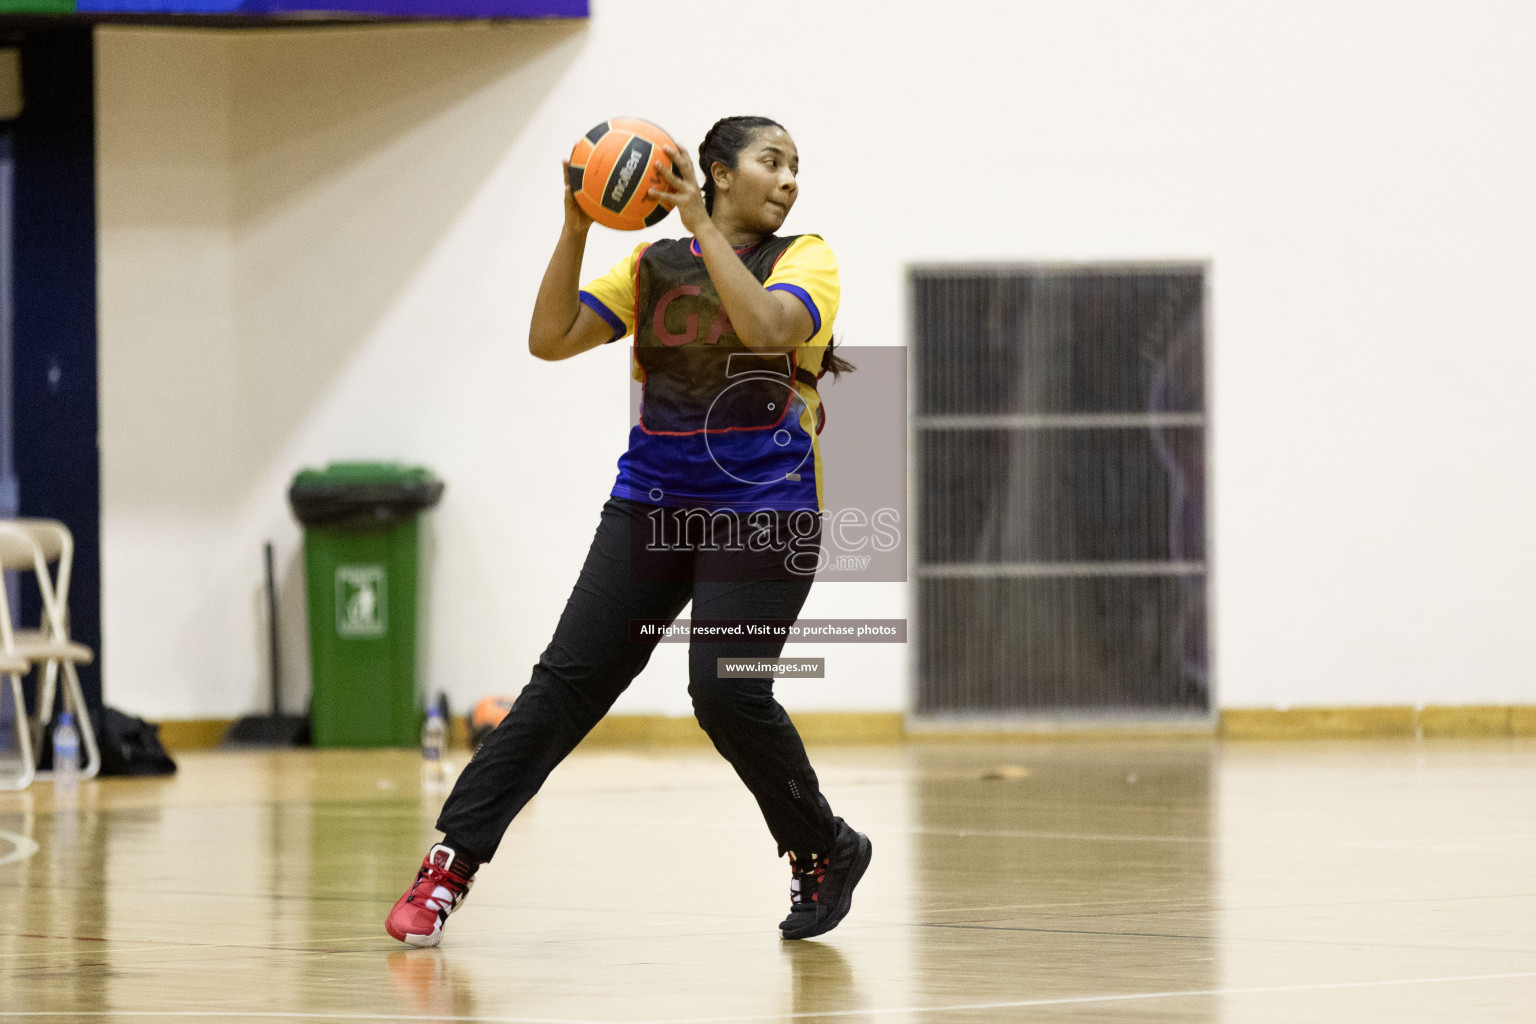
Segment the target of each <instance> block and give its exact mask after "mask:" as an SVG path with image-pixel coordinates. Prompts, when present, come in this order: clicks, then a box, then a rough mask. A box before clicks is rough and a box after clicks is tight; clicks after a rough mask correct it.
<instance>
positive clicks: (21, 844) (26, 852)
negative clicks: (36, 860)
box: [0, 832, 38, 865]
mask: <svg viewBox="0 0 1536 1024" xmlns="http://www.w3.org/2000/svg"><path fill="white" fill-rule="evenodd" d="M0 839H4V840H5V841H6V842H8V843H10V844H11V845H12V846H14V847H15V849H14V850H12V851H11V852H10V853H8V854H6V855H5V856H4V857H0V865H3V864H14V863H16V862H17V861H19V860H26V859H27V858H28V857H30V856H32V855H33V854H34V853H36V852H37V849H38V847H37V844H36V843H34V842H33V841H32V840H30V839H28V838H27V837H26V836H19V835H17V834H16V833H14V832H0Z"/></svg>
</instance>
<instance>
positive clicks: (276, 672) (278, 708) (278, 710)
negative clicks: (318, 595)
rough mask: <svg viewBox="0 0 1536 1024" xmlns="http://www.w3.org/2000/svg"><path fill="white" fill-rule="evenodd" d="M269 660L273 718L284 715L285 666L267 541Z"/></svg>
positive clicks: (274, 576) (273, 576)
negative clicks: (280, 656) (280, 651)
mask: <svg viewBox="0 0 1536 1024" xmlns="http://www.w3.org/2000/svg"><path fill="white" fill-rule="evenodd" d="M267 648H268V650H267V656H268V657H267V660H268V661H269V662H270V664H271V666H272V717H273V718H281V717H282V715H283V703H282V700H283V698H282V694H283V666H282V663H281V662H280V661H279V660H278V654H277V576H276V573H275V572H274V571H273V569H272V542H271V541H267Z"/></svg>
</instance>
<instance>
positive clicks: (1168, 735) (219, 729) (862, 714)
mask: <svg viewBox="0 0 1536 1024" xmlns="http://www.w3.org/2000/svg"><path fill="white" fill-rule="evenodd" d="M794 719H795V726H796V728H798V729H799V730H800V735H801V737H802V738H803V739H804V740H805V742H806V743H809V744H812V745H816V744H839V743H842V744H865V743H908V742H910V743H1019V742H1036V741H1058V740H1116V739H1122V740H1134V739H1143V740H1145V739H1186V738H1200V737H1209V736H1217V737H1220V738H1221V739H1224V740H1321V739H1369V738H1372V737H1393V736H1396V737H1424V738H1429V739H1434V738H1452V737H1460V738H1473V737H1500V736H1505V737H1520V736H1530V737H1536V705H1525V704H1516V705H1506V704H1488V705H1477V704H1469V705H1428V706H1426V707H1422V708H1415V707H1412V706H1411V705H1406V704H1404V705H1383V706H1375V707H1317V708H1286V709H1283V710H1281V709H1278V708H1228V709H1227V710H1225V711H1223V712H1221V716H1220V721H1219V723H1218V724H1217V725H1216V726H1215V727H1214V728H1200V727H1197V726H1193V725H1190V724H1187V723H1180V724H1175V725H1169V726H1167V727H1151V726H1148V725H1145V724H1137V723H1128V724H1126V725H1125V726H1124V727H1119V726H1116V725H1105V726H1098V727H1081V728H1079V727H1071V728H1067V727H1050V728H1045V727H1041V726H1040V725H1038V724H1036V725H1031V724H1028V723H1025V724H1021V725H1018V726H1017V727H1013V726H1009V727H1004V728H996V729H994V728H987V727H985V725H984V724H983V725H981V726H979V727H978V728H974V729H972V728H953V729H952V728H938V729H932V728H917V729H909V728H908V726H907V720H906V716H905V715H904V714H902V713H901V712H899V711H802V712H800V713H799V714H797V715H795V716H794ZM234 723H235V719H233V718H198V719H184V720H170V721H164V722H160V723H159V726H160V742H162V743H164V744H165V746H166V749H168V750H172V751H177V750H207V749H210V748H212V747H217V746H218V745H219V743H220V742H221V741H222V740H223V739H224V733H225V732H226V731H228V729H229V727H230V726H231V725H233V724H234ZM450 742H451V743H452V744H453V745H454V746H457V747H463V746H466V745H467V742H468V736H467V732H466V730H465V727H464V720H463V718H462V717H460V716H455V717H454V719H453V722H452V733H451V736H450ZM581 745H582V747H583V748H586V749H597V748H605V747H702V746H708V745H709V737H708V736H705V735H704V730H702V729H700V728H699V724H698V723H697V722H696V721H694V720H693V718H691V717H689V718H672V717H670V716H667V715H609V716H608V717H607V718H604V719H603V720H602V721H601V722H598V723H597V727H596V728H595V729H593V730H592V731H591V732H590V733H588V734H587V738H586V739H584V740H582V743H581Z"/></svg>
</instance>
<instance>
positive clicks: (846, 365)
mask: <svg viewBox="0 0 1536 1024" xmlns="http://www.w3.org/2000/svg"><path fill="white" fill-rule="evenodd" d="M764 128H778V129H779V130H780V131H788V130H789V129H787V128H785V127H784V126H783V125H781V124H779V122H777V121H775V120H774V119H773V118H771V117H757V116H755V115H751V114H748V115H743V116H740V117H722V118H721V119H720V120H718V121H716V122H715V123H714V125H712V126H711V127H710V129H709V131H707V132H705V133H704V141H703V142H701V143H699V167H700V168H701V169H702V170H703V171H704V211H705V212H706V213H714V212H715V173H714V166H715V164H717V163H719V164H725V166H727V167H729V168H730V169H731V170H733V171H734V170H735V169H736V160H737V158H738V157H740V156H741V151H742V150H744V149H746V148H747V146H749V145H751V143H752V138H753V136H755V135H756V134H757V133H758V132H759V131H760V130H762V129H764ZM821 366H822V369H823V370H824V371H825V372H827V373H830V374H831V375H832V379H833V380H836V379H837V378H838V377H840V376H841V375H842V374H845V373H852V372H853V370H854V369H855V367H854V365H853V364H852V363H850V362H849V361H848V360H846V359H844V358H843V357H842V356H840V355H838V354H837V339H836V338H831V339H828V341H827V351H826V353H825V354H823V355H822V357H821Z"/></svg>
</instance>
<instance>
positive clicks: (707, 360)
mask: <svg viewBox="0 0 1536 1024" xmlns="http://www.w3.org/2000/svg"><path fill="white" fill-rule="evenodd" d="M799 237H800V236H798V235H791V236H789V237H787V238H781V237H779V236H777V235H769V236H768V237H767V238H765V239H763V241H762V242H760V243H758V244H757V245H756V246H755V247H753V248H752V249H751V250H749V251H747V252H738V253H737V255H738V256H740V258H741V262H742V263H744V264H745V265H746V267H747V269H748V270H750V271H751V272H752V276H753V277H755V278H757V280H758V281H759V282H765V281H767V280H768V278H769V276H770V275H772V273H773V267H774V264H776V263H777V262H778V260H779V257H781V256H783V255H784V253H785V251H786V250H788V249H789V247H790V246H791V245H793V244H794V242H795V239H797V238H799ZM635 311H636V321H635V360H636V362H637V363H639V365H640V368H641V371H642V373H643V374H644V397H643V399H642V402H641V406H640V427H641V429H642V430H644V431H646V432H647V433H652V434H692V433H698V432H700V431H705V430H707V431H708V432H710V433H712V434H713V433H721V432H725V431H732V430H767V429H771V428H776V427H778V426H780V425H782V424H783V423H784V419H785V417H786V416H787V415H788V413H789V410H790V406H791V402H792V400H793V399H794V398H796V397H797V396H796V394H795V392H794V389H793V388H794V386H793V383H792V382H793V381H794V380H796V379H798V380H801V381H802V382H808V383H809V384H810V385H811V386H813V387H814V386H815V382H816V378H815V376H814V375H813V374H811V373H810V372H809V371H806V370H802V369H799V368H798V367H797V365H796V362H795V355H794V353H793V352H782V353H771V354H769V353H764V354H758V353H756V352H753V351H752V350H751V349H749V348H747V346H746V345H744V344H742V341H741V339H740V338H739V337H737V335H736V331H735V329H734V328H732V326H731V321H730V317H729V316H728V315H727V314H726V311H725V306H724V305H722V304H721V302H720V296H719V294H718V293H717V292H716V291H715V286H714V284H713V282H711V281H710V279H709V271H708V269H707V268H706V267H705V266H704V260H703V258H702V257H700V256H697V255H695V251H694V249H693V241H692V239H686V238H684V239H668V240H666V241H661V242H657V243H655V244H654V245H651V246H649V247H647V248H646V250H645V251H644V252H643V253H641V254H640V261H639V265H638V267H637V268H636V271H635Z"/></svg>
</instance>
